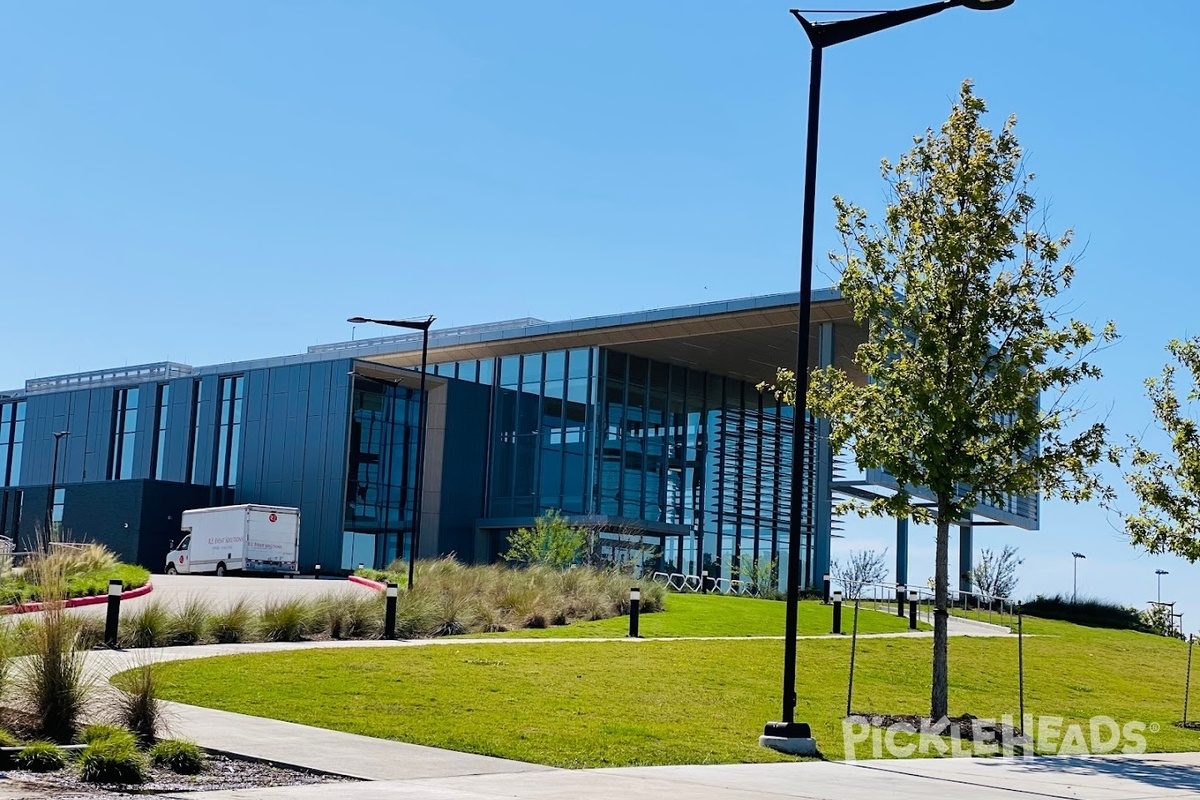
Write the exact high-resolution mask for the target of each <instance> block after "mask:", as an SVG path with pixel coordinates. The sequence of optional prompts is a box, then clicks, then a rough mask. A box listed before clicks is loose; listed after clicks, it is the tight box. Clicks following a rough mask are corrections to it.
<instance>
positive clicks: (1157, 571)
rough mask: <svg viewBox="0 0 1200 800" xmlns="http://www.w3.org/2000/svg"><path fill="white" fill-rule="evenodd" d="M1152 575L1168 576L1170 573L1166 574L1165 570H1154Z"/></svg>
mask: <svg viewBox="0 0 1200 800" xmlns="http://www.w3.org/2000/svg"><path fill="white" fill-rule="evenodd" d="M1154 574H1155V575H1170V574H1171V573H1169V572H1167V571H1166V570H1165V569H1156V570H1154Z"/></svg>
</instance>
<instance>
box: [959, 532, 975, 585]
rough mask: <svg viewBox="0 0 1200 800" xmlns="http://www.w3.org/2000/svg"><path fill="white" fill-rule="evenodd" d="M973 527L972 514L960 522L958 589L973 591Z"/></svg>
mask: <svg viewBox="0 0 1200 800" xmlns="http://www.w3.org/2000/svg"><path fill="white" fill-rule="evenodd" d="M971 534H972V529H971V516H970V515H969V514H968V515H967V518H966V519H965V520H963V521H962V522H960V523H958V590H959V591H960V592H969V591H971V585H972V584H971V572H972V571H973V570H974V568H975V567H974V563H975V562H974V557H973V555H972V554H973V551H974V541H973V538H974V537H973V536H972V535H971Z"/></svg>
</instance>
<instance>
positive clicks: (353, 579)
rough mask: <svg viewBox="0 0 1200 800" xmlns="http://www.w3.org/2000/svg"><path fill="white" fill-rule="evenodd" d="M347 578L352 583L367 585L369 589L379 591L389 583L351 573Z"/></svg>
mask: <svg viewBox="0 0 1200 800" xmlns="http://www.w3.org/2000/svg"><path fill="white" fill-rule="evenodd" d="M346 580H348V581H350V582H351V583H357V584H358V585H359V586H366V587H367V588H368V589H374V590H375V591H377V592H382V591H383V590H384V589H386V588H387V584H385V583H380V582H379V581H373V580H371V579H370V578H360V577H359V576H358V575H351V576H349V577H348V578H346Z"/></svg>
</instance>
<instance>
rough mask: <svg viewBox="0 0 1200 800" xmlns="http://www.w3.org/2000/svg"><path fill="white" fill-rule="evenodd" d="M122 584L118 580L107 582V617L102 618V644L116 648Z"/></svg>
mask: <svg viewBox="0 0 1200 800" xmlns="http://www.w3.org/2000/svg"><path fill="white" fill-rule="evenodd" d="M123 588H124V585H123V584H122V583H121V582H120V581H118V580H111V581H109V582H108V617H107V618H106V619H105V620H104V646H105V647H111V648H113V649H116V646H117V627H118V626H119V625H120V623H121V591H122V589H123Z"/></svg>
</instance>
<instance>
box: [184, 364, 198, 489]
mask: <svg viewBox="0 0 1200 800" xmlns="http://www.w3.org/2000/svg"><path fill="white" fill-rule="evenodd" d="M199 435H200V381H192V410H191V413H190V414H189V416H188V451H187V461H186V462H185V463H186V464H187V482H188V483H197V482H198V481H199V478H200V476H199V475H197V474H196V473H197V469H196V464H197V461H198V459H199V457H200V448H199V447H196V441H197V439H198V438H199Z"/></svg>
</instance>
